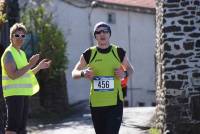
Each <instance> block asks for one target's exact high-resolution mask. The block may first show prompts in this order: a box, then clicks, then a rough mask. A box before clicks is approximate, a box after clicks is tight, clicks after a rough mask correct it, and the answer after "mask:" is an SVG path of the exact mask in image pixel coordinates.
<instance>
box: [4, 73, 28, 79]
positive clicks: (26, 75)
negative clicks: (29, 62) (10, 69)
mask: <svg viewBox="0 0 200 134" xmlns="http://www.w3.org/2000/svg"><path fill="white" fill-rule="evenodd" d="M30 77H31V75H30V74H24V75H23V76H21V78H30ZM2 80H10V78H9V77H8V76H2Z"/></svg>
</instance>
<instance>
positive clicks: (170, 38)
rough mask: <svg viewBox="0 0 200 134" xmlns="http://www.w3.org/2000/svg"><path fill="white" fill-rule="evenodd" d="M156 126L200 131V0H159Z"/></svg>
mask: <svg viewBox="0 0 200 134" xmlns="http://www.w3.org/2000/svg"><path fill="white" fill-rule="evenodd" d="M156 12H157V13H156V25H157V26H156V47H157V48H156V59H157V67H156V72H157V76H156V77H157V78H156V79H157V83H156V88H157V91H156V100H157V107H156V127H157V128H159V129H160V130H161V133H162V134H164V133H166V132H168V133H169V134H200V0H156Z"/></svg>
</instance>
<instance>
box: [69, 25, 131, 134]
mask: <svg viewBox="0 0 200 134" xmlns="http://www.w3.org/2000/svg"><path fill="white" fill-rule="evenodd" d="M110 36H111V28H110V26H109V25H108V24H107V23H105V22H99V23H97V24H96V25H95V27H94V37H95V39H96V41H97V45H96V46H94V47H90V48H88V49H87V50H86V51H85V52H84V53H83V54H82V55H81V56H80V60H79V61H78V63H77V64H76V66H75V67H74V69H73V71H72V77H73V78H74V79H78V78H85V79H88V80H90V81H91V89H90V109H91V115H92V121H93V125H94V129H95V132H96V134H118V133H119V129H120V125H121V122H122V114H123V94H122V87H121V81H120V79H122V78H123V77H124V76H125V72H124V71H122V69H120V67H121V66H124V67H125V69H126V70H127V73H126V74H128V75H130V74H132V72H133V67H132V65H131V64H130V62H129V60H128V58H127V56H126V52H125V51H124V50H123V49H122V48H119V47H118V46H116V45H114V44H110V42H109V39H110Z"/></svg>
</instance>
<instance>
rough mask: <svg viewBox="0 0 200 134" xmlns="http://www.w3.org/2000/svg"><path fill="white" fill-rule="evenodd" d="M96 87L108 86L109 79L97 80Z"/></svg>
mask: <svg viewBox="0 0 200 134" xmlns="http://www.w3.org/2000/svg"><path fill="white" fill-rule="evenodd" d="M98 87H99V88H109V81H104V80H103V81H99V82H98Z"/></svg>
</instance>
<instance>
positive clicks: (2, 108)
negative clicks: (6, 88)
mask: <svg viewBox="0 0 200 134" xmlns="http://www.w3.org/2000/svg"><path fill="white" fill-rule="evenodd" d="M5 126H6V104H5V100H4V97H3V91H2V86H1V85H0V134H4V133H5Z"/></svg>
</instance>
